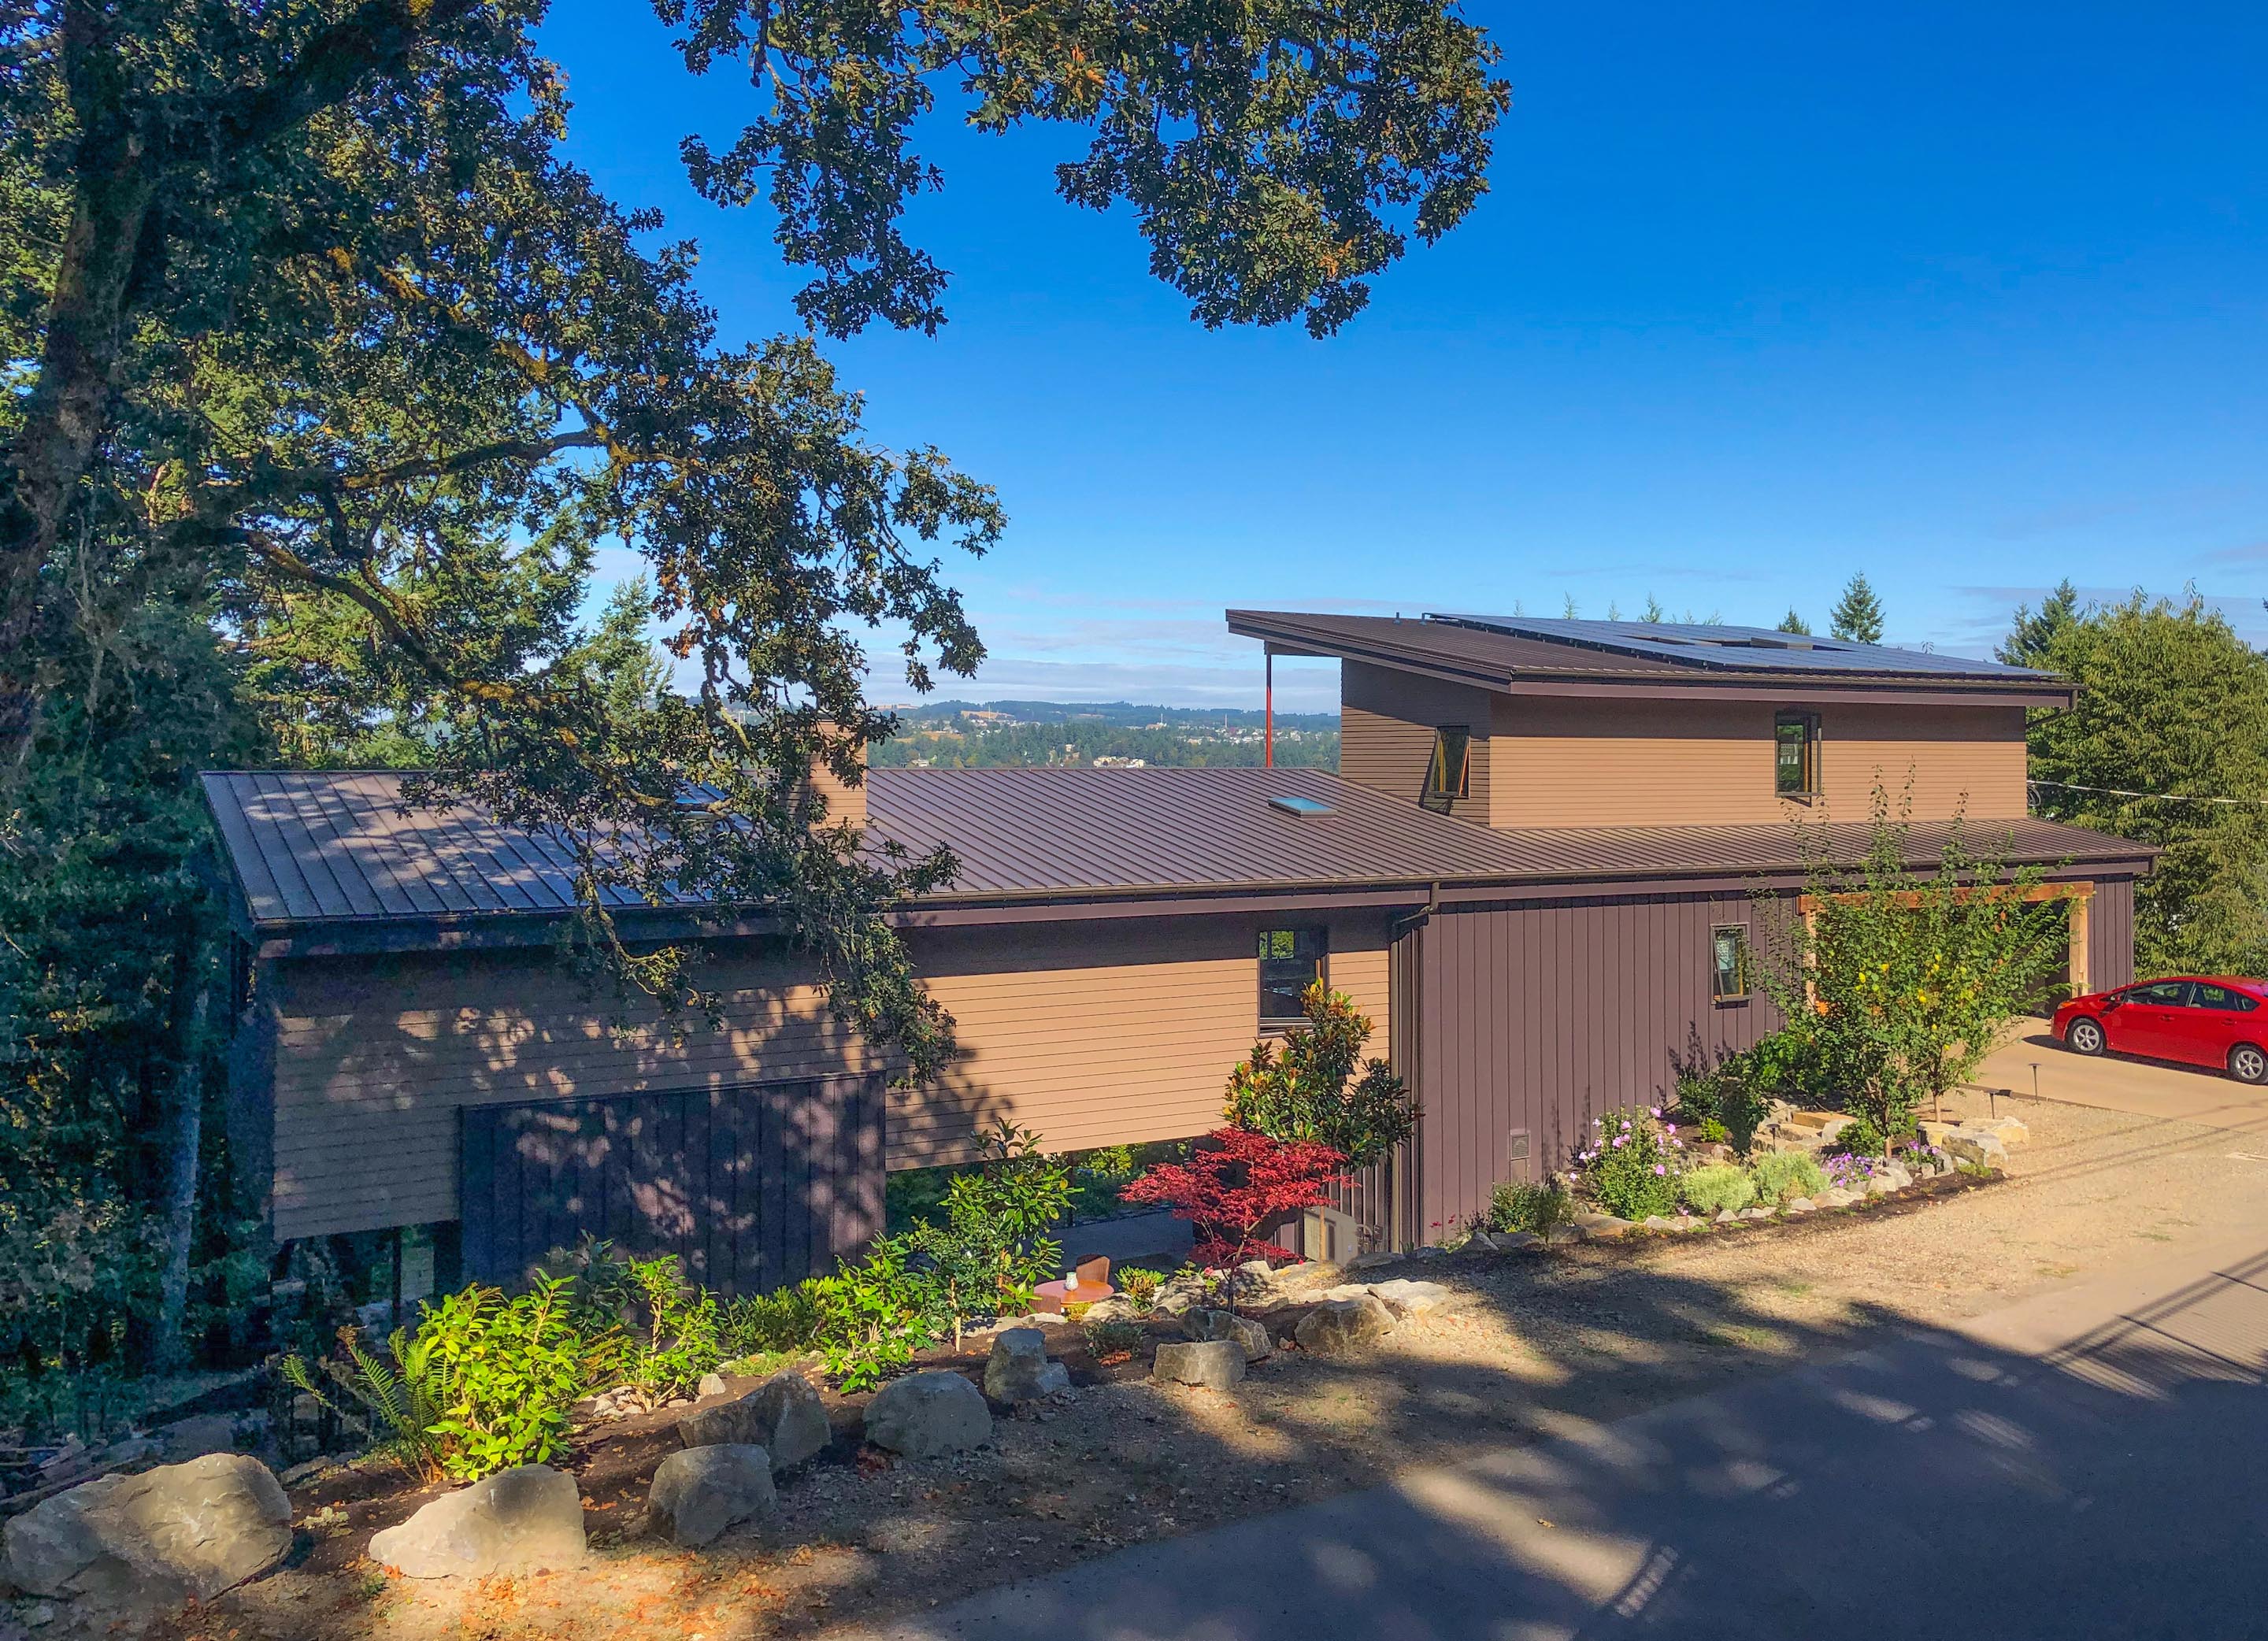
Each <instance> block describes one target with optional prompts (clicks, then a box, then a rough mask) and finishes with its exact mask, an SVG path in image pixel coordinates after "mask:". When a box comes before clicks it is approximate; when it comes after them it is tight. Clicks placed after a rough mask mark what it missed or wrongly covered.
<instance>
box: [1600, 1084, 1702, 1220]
mask: <svg viewBox="0 0 2268 1641" xmlns="http://www.w3.org/2000/svg"><path fill="white" fill-rule="evenodd" d="M1682 1152H1683V1144H1682V1142H1681V1141H1680V1140H1679V1139H1678V1137H1677V1136H1676V1134H1675V1133H1674V1132H1672V1131H1671V1130H1670V1129H1669V1128H1668V1127H1667V1126H1665V1125H1664V1123H1663V1122H1662V1121H1661V1110H1660V1109H1659V1108H1658V1107H1655V1108H1651V1109H1649V1108H1646V1107H1632V1108H1631V1109H1629V1110H1626V1111H1609V1112H1608V1113H1607V1114H1606V1115H1604V1116H1597V1117H1593V1118H1592V1119H1591V1137H1590V1140H1589V1142H1588V1143H1587V1144H1586V1145H1585V1147H1584V1148H1583V1149H1582V1150H1581V1151H1580V1152H1576V1153H1575V1164H1576V1166H1577V1168H1578V1169H1579V1170H1580V1174H1581V1178H1582V1182H1583V1188H1584V1189H1585V1190H1587V1191H1588V1192H1589V1193H1590V1194H1591V1196H1592V1197H1593V1198H1594V1200H1595V1201H1597V1203H1599V1205H1600V1206H1601V1207H1602V1208H1604V1209H1605V1210H1606V1211H1608V1212H1609V1213H1610V1214H1614V1215H1616V1216H1617V1217H1619V1218H1624V1219H1646V1218H1651V1217H1653V1215H1655V1214H1666V1213H1668V1212H1669V1211H1671V1210H1672V1209H1674V1208H1675V1207H1676V1206H1677V1181H1678V1174H1679V1165H1680V1161H1681V1153H1682Z"/></svg>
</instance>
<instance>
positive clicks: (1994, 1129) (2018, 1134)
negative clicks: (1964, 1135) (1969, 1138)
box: [1961, 1117, 2032, 1145]
mask: <svg viewBox="0 0 2268 1641" xmlns="http://www.w3.org/2000/svg"><path fill="white" fill-rule="evenodd" d="M1961 1126H1962V1129H1963V1130H1966V1131H1968V1132H1969V1133H1971V1134H1991V1135H1994V1136H1997V1137H1999V1141H2000V1143H2001V1144H2003V1145H2021V1144H2023V1143H2024V1142H2025V1141H2026V1140H2028V1139H2029V1138H2031V1137H2032V1131H2031V1130H2029V1129H2028V1128H2026V1127H2025V1126H2024V1125H2023V1123H2022V1122H2021V1121H2019V1120H2018V1119H2017V1118H2015V1117H1970V1119H1969V1120H1968V1121H1967V1122H1963V1123H1962V1125H1961Z"/></svg>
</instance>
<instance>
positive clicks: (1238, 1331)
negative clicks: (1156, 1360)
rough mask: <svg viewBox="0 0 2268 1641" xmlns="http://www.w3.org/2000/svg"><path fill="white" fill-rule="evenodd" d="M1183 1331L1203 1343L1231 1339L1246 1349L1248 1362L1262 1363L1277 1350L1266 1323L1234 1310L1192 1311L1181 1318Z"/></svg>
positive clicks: (1245, 1356) (1245, 1353)
mask: <svg viewBox="0 0 2268 1641" xmlns="http://www.w3.org/2000/svg"><path fill="white" fill-rule="evenodd" d="M1182 1332H1183V1333H1185V1334H1187V1335H1189V1337H1190V1338H1192V1339H1196V1340H1200V1341H1206V1340H1216V1339H1226V1340H1229V1341H1231V1342H1233V1343H1236V1344H1238V1345H1240V1346H1241V1347H1242V1348H1243V1350H1244V1359H1245V1360H1246V1361H1248V1362H1257V1361H1261V1360H1263V1359H1264V1358H1266V1357H1267V1356H1269V1355H1270V1353H1271V1352H1272V1351H1274V1350H1275V1349H1276V1341H1275V1340H1274V1339H1272V1338H1270V1336H1269V1333H1268V1329H1267V1328H1266V1326H1265V1325H1264V1324H1263V1323H1260V1322H1256V1321H1253V1319H1252V1318H1251V1317H1249V1316H1239V1315H1237V1314H1235V1313H1234V1312H1233V1311H1191V1312H1190V1313H1189V1314H1188V1315H1186V1316H1184V1317H1182Z"/></svg>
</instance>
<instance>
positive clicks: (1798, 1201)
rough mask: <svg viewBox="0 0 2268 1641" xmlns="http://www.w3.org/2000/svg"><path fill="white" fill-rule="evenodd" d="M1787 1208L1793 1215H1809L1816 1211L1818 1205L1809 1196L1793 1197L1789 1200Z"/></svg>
mask: <svg viewBox="0 0 2268 1641" xmlns="http://www.w3.org/2000/svg"><path fill="white" fill-rule="evenodd" d="M1785 1206H1786V1209H1787V1211H1788V1212H1790V1213H1792V1214H1808V1213H1810V1212H1812V1211H1814V1210H1815V1209H1816V1208H1817V1207H1818V1204H1817V1203H1815V1202H1813V1201H1812V1200H1811V1199H1810V1198H1809V1197H1808V1196H1792V1197H1790V1198H1788V1200H1787V1202H1786V1204H1785Z"/></svg>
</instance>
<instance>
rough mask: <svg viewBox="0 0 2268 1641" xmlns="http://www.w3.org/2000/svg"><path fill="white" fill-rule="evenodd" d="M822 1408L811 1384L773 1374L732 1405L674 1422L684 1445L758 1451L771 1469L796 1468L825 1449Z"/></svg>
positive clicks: (793, 1376)
mask: <svg viewBox="0 0 2268 1641" xmlns="http://www.w3.org/2000/svg"><path fill="white" fill-rule="evenodd" d="M831 1434H832V1432H831V1431H829V1430H828V1424H827V1409H826V1408H825V1407H824V1406H823V1405H821V1402H820V1400H819V1392H817V1391H816V1390H814V1389H813V1388H812V1386H811V1381H810V1380H807V1379H806V1378H805V1377H804V1376H803V1375H802V1374H800V1373H798V1372H784V1373H775V1374H773V1375H772V1376H771V1377H770V1379H768V1380H764V1382H763V1383H762V1384H761V1385H759V1386H757V1387H755V1389H754V1390H752V1391H750V1392H748V1394H747V1395H745V1396H741V1397H739V1398H738V1399H736V1400H734V1401H732V1402H718V1403H717V1404H716V1405H714V1406H711V1407H701V1408H696V1409H693V1411H692V1412H690V1413H689V1414H687V1415H686V1416H685V1417H683V1418H681V1419H680V1420H678V1421H677V1439H678V1440H679V1441H681V1442H682V1443H683V1444H684V1445H685V1446H688V1447H761V1448H762V1449H763V1450H764V1451H765V1452H766V1453H770V1455H771V1461H772V1468H773V1469H775V1470H784V1469H786V1468H788V1467H789V1466H791V1465H797V1464H801V1463H802V1462H803V1461H805V1460H806V1459H808V1458H810V1457H811V1455H812V1454H814V1453H817V1452H818V1451H819V1450H820V1449H821V1447H824V1446H827V1443H828V1437H829V1436H830V1435H831Z"/></svg>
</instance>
